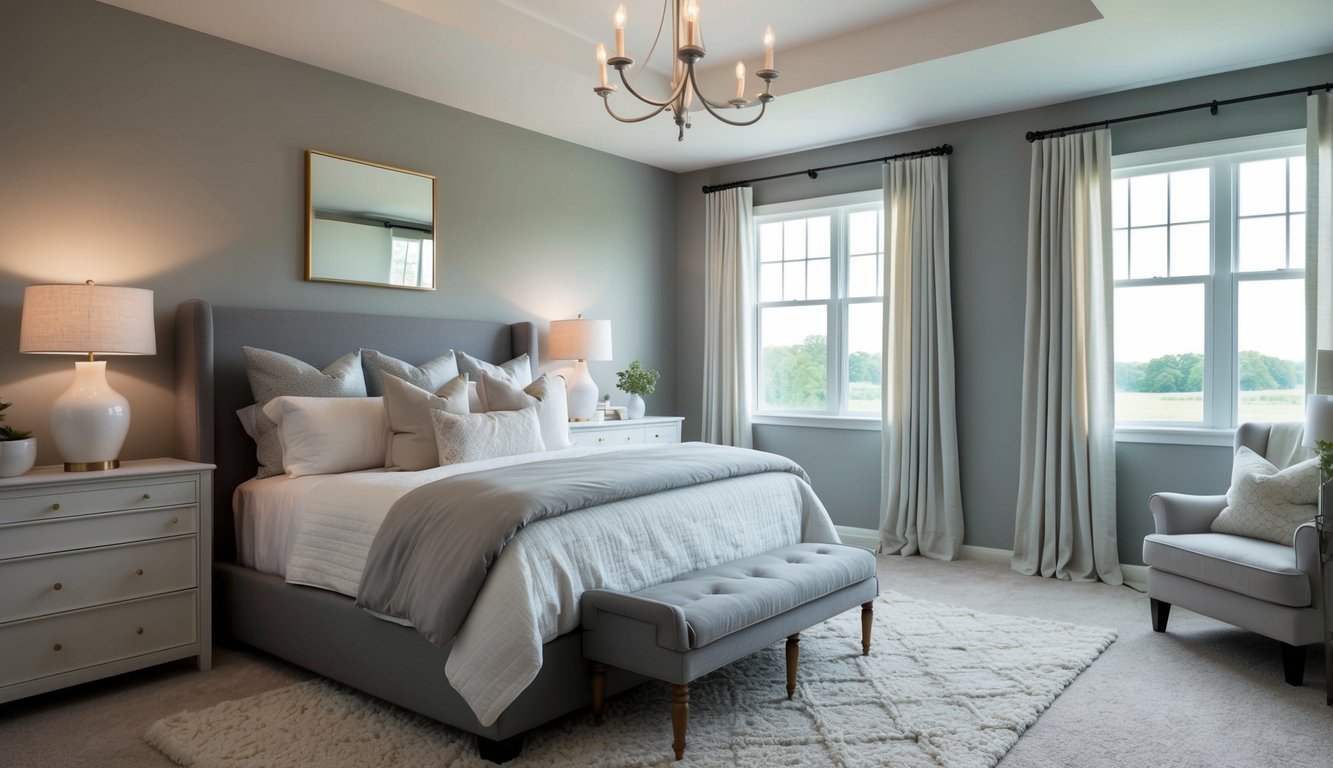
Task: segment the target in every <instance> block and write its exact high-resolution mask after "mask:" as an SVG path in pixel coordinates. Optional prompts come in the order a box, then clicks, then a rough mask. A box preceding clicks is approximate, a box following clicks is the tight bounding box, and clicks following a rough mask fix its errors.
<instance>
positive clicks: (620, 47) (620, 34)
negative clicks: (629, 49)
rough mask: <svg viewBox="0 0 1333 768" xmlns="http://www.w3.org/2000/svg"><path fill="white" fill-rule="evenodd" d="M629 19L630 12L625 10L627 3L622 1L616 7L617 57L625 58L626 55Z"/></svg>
mask: <svg viewBox="0 0 1333 768" xmlns="http://www.w3.org/2000/svg"><path fill="white" fill-rule="evenodd" d="M628 19H629V12H628V11H626V10H625V4H624V3H621V4H620V6H619V7H618V8H616V15H615V24H616V57H617V58H624V56H625V22H626V21H627V20H628Z"/></svg>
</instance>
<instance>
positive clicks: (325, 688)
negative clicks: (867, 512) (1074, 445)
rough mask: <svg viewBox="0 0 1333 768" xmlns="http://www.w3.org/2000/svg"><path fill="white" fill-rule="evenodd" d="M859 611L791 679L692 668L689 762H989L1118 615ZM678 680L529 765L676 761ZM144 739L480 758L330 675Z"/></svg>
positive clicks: (1101, 641)
mask: <svg viewBox="0 0 1333 768" xmlns="http://www.w3.org/2000/svg"><path fill="white" fill-rule="evenodd" d="M859 636H860V630H859V612H855V611H853V612H849V613H848V614H845V615H844V616H840V617H838V618H836V619H833V620H832V621H830V622H827V623H825V624H823V625H820V626H819V627H816V628H813V629H811V630H809V631H807V632H805V633H802V642H801V679H800V684H799V687H798V690H797V693H796V696H795V697H794V699H793V700H792V701H788V700H787V699H786V698H785V695H784V692H783V680H784V673H783V664H784V661H783V654H782V650H781V646H774V647H773V648H769V649H766V650H765V651H763V652H761V653H758V654H755V655H754V656H752V657H750V658H748V659H745V660H743V661H741V662H738V663H737V664H734V665H731V666H730V667H727V668H725V669H722V670H719V671H718V672H715V673H713V674H711V675H708V676H706V677H704V678H702V679H701V680H699V681H696V683H695V684H694V685H692V686H691V713H690V714H691V717H690V731H689V747H688V750H687V752H686V761H685V762H686V764H691V765H702V766H732V765H790V766H828V765H837V766H871V765H886V764H887V765H894V766H917V765H920V766H938V765H946V766H992V765H995V763H996V762H998V761H999V760H1000V758H1001V757H1003V756H1004V754H1005V752H1007V751H1008V750H1009V748H1010V747H1012V746H1013V745H1014V743H1015V742H1016V741H1017V740H1018V738H1019V736H1020V735H1021V734H1022V733H1023V731H1024V730H1025V729H1026V728H1027V727H1028V726H1029V725H1031V724H1032V723H1033V722H1034V721H1035V720H1036V719H1037V717H1038V715H1040V714H1041V713H1042V711H1044V710H1045V709H1046V708H1047V707H1048V706H1049V705H1050V704H1051V702H1052V701H1053V700H1054V699H1055V697H1056V696H1057V695H1059V693H1060V692H1061V691H1062V690H1063V689H1064V688H1065V686H1067V685H1069V683H1071V682H1072V681H1073V680H1074V678H1075V677H1076V676H1077V675H1078V674H1079V672H1081V671H1082V670H1083V669H1084V668H1086V667H1087V666H1088V665H1089V664H1090V663H1092V661H1093V660H1094V659H1096V658H1097V656H1098V655H1099V654H1100V653H1101V652H1102V651H1103V650H1104V649H1106V647H1107V646H1108V645H1109V644H1110V643H1111V642H1112V641H1113V640H1114V639H1115V636H1116V633H1115V632H1114V631H1112V630H1108V629H1099V628H1093V627H1085V626H1077V625H1073V624H1065V623H1058V622H1052V621H1044V620H1038V619H1030V618H1022V617H1015V616H1002V615H996V614H987V613H980V612H976V611H972V610H968V609H966V608H960V607H955V606H949V605H942V604H939V603H931V602H927V601H923V600H913V599H911V598H908V597H905V596H903V595H899V594H896V593H886V594H885V595H882V596H881V597H880V599H879V602H878V604H877V608H876V615H875V630H874V647H873V649H872V651H871V655H870V656H869V657H862V656H861V655H860V652H859V651H860V648H859ZM668 701H669V696H668V694H667V689H666V686H664V685H658V684H650V685H646V686H642V687H640V688H638V689H635V690H634V691H631V692H629V693H627V694H625V695H622V696H619V697H616V698H613V699H612V700H611V701H610V702H609V703H608V706H607V722H606V724H605V725H603V726H602V727H600V728H598V727H594V726H593V725H592V724H591V722H590V719H589V718H588V717H587V716H583V715H577V716H574V717H571V718H565V719H563V720H560V721H557V723H555V724H553V725H551V726H547V727H545V728H542V729H538V730H537V731H536V732H534V733H532V734H530V735H529V737H528V741H527V744H526V746H525V748H524V752H523V754H522V755H521V756H520V757H519V759H518V760H516V761H514V762H513V763H511V765H514V766H515V768H519V766H653V765H670V764H672V761H671V750H670V742H671V729H670V720H669V716H668V712H669V706H668ZM145 738H146V739H147V741H148V742H149V743H150V744H152V745H153V746H155V747H157V748H158V749H159V750H161V751H162V752H163V753H164V754H165V755H167V756H168V757H170V758H171V759H172V760H174V761H175V762H177V763H179V764H181V765H186V766H250V765H253V766H259V765H263V766H272V767H273V768H279V767H281V766H308V765H321V766H389V765H395V766H415V765H422V766H426V765H430V766H459V767H460V768H461V767H463V766H482V765H487V763H484V762H482V761H481V760H480V759H479V758H477V757H476V755H475V749H474V746H473V744H472V741H471V739H470V738H469V737H467V736H465V735H463V734H461V733H460V732H458V731H456V730H454V729H451V728H448V727H445V726H441V725H439V724H437V723H434V722H432V721H429V720H426V719H423V718H419V717H417V716H415V715H412V714H410V713H407V712H405V711H403V710H400V709H397V708H394V707H391V706H388V705H386V704H383V703H382V702H379V701H377V700H375V699H371V698H369V697H366V696H364V695H362V694H359V693H356V692H354V691H350V690H348V689H345V688H342V687H339V686H336V685H334V684H331V683H328V682H325V681H323V680H312V681H309V682H305V683H300V684H297V685H292V686H289V687H286V688H281V689H278V690H274V691H269V692H266V693H262V694H259V695H257V696H251V697H249V698H245V699H240V700H238V701H230V702H225V703H222V704H219V705H216V706H213V707H210V708H208V709H204V710H201V711H198V712H184V713H180V714H177V715H173V716H171V717H167V718H164V719H163V720H159V721H158V722H156V723H154V724H153V725H152V727H150V728H149V730H148V733H147V734H146V735H145Z"/></svg>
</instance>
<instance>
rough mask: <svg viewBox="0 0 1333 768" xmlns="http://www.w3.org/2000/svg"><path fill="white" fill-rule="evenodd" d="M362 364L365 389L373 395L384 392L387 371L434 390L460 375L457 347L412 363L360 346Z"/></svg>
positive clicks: (431, 390) (416, 384) (422, 387)
mask: <svg viewBox="0 0 1333 768" xmlns="http://www.w3.org/2000/svg"><path fill="white" fill-rule="evenodd" d="M361 367H362V368H363V369H364V370H365V373H366V393H367V394H369V395H370V396H371V397H379V396H380V395H383V394H384V383H383V376H384V374H386V373H388V374H391V375H393V376H397V377H398V378H400V379H402V380H403V381H406V382H407V383H408V384H411V385H412V386H414V387H420V388H421V389H424V390H426V391H427V392H435V391H437V390H439V388H440V387H443V386H444V385H445V383H446V382H448V381H449V380H450V379H452V378H453V377H455V376H457V375H458V361H457V360H456V359H455V357H454V351H453V350H452V349H451V350H449V352H448V354H445V355H441V356H440V357H437V358H435V359H434V360H431V361H430V362H429V363H422V364H421V365H412V364H411V363H406V362H403V361H402V360H399V359H398V358H396V357H390V356H389V355H386V354H384V353H383V352H377V351H375V350H373V349H362V350H361Z"/></svg>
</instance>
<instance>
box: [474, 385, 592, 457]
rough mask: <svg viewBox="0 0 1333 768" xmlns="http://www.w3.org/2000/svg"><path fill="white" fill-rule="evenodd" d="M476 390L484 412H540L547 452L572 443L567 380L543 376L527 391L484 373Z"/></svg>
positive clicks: (543, 441)
mask: <svg viewBox="0 0 1333 768" xmlns="http://www.w3.org/2000/svg"><path fill="white" fill-rule="evenodd" d="M478 384H479V386H478V387H477V392H478V399H480V400H481V404H482V408H481V410H482V411H517V410H521V409H523V408H535V409H537V421H538V422H539V423H540V424H541V427H542V443H543V444H545V445H546V450H548V451H554V450H556V449H559V448H568V447H570V446H571V445H573V443H571V442H570V441H569V405H568V403H567V402H566V400H567V397H568V396H567V395H566V394H565V380H564V379H563V378H561V377H559V376H555V377H551V376H547V375H546V374H544V373H543V374H542V375H540V376H538V377H537V380H536V381H534V382H532V383H531V384H529V385H527V386H526V387H522V388H520V387H516V386H514V385H513V384H510V383H509V382H507V381H505V380H503V379H497V378H495V377H494V376H491V375H490V374H489V373H486V372H485V371H482V372H481V381H480V382H479V383H478Z"/></svg>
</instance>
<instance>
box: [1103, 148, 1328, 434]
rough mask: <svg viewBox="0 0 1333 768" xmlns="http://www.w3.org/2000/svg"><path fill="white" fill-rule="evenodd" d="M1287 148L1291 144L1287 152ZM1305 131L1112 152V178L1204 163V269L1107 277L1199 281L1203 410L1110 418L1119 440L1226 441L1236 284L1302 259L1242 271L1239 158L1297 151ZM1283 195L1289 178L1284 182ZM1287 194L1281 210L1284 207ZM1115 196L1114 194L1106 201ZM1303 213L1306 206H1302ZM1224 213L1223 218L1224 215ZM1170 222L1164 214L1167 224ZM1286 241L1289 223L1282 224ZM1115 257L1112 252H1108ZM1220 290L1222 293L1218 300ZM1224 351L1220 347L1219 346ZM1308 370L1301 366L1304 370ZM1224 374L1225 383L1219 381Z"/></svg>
mask: <svg viewBox="0 0 1333 768" xmlns="http://www.w3.org/2000/svg"><path fill="white" fill-rule="evenodd" d="M1293 150H1297V152H1295V153H1293ZM1304 152H1305V131H1304V130H1299V129H1298V130H1292V131H1279V132H1274V133H1266V134H1258V135H1253V136H1243V137H1237V138H1232V139H1222V140H1219V141H1210V142H1203V143H1197V144H1189V145H1182V146H1177V147H1167V148H1163V149H1155V150H1148V151H1143V152H1133V153H1126V154H1122V155H1115V156H1113V157H1112V159H1111V167H1112V180H1113V181H1115V180H1119V179H1124V178H1132V177H1134V176H1144V175H1153V174H1160V173H1170V172H1176V171H1183V170H1189V169H1193V168H1205V167H1206V168H1209V169H1211V170H1210V185H1211V189H1210V204H1209V232H1210V254H1209V272H1208V274H1205V275H1197V276H1196V275H1190V276H1176V277H1154V278H1126V279H1114V278H1113V279H1112V291H1114V290H1115V289H1116V288H1120V287H1133V286H1152V285H1184V284H1202V285H1203V286H1204V350H1203V354H1204V360H1205V363H1204V365H1205V374H1204V382H1203V399H1204V404H1203V407H1204V412H1203V420H1202V421H1199V422H1180V421H1128V420H1123V421H1122V420H1121V419H1120V418H1119V417H1117V419H1116V425H1115V434H1116V440H1117V441H1119V442H1151V443H1170V444H1191V445H1226V446H1230V445H1231V444H1232V442H1233V439H1234V435H1235V431H1236V425H1237V419H1238V411H1239V406H1240V350H1239V349H1238V346H1239V334H1240V328H1239V316H1238V315H1239V312H1238V307H1239V302H1240V286H1241V284H1243V283H1247V282H1261V281H1271V280H1292V279H1300V280H1302V281H1304V279H1305V266H1304V264H1302V265H1301V266H1300V267H1299V268H1293V267H1290V266H1289V267H1287V268H1285V269H1278V270H1267V271H1249V272H1245V271H1241V270H1240V269H1239V268H1238V267H1239V264H1238V261H1239V254H1238V250H1237V247H1236V244H1237V242H1238V236H1239V235H1238V232H1239V225H1240V220H1241V218H1242V217H1241V216H1240V213H1239V200H1238V189H1239V173H1240V170H1239V169H1240V165H1241V163H1245V162H1251V161H1256V160H1264V159H1272V158H1277V157H1293V156H1303V155H1304ZM1288 195H1290V184H1288ZM1290 202H1291V201H1290V198H1289V199H1288V206H1287V213H1286V214H1285V215H1287V216H1289V215H1290ZM1112 204H1114V201H1112ZM1307 215H1308V214H1307ZM1224 220H1225V221H1224ZM1169 223H1170V222H1169V221H1168V224H1169ZM1286 232H1287V235H1286V236H1287V238H1288V247H1289V248H1290V246H1291V243H1290V227H1289V226H1288V227H1287V229H1286ZM1107 258H1108V259H1112V260H1113V259H1114V258H1115V255H1114V253H1113V252H1112V253H1108V254H1107ZM1221 297H1227V300H1226V301H1221V300H1220V299H1221ZM1219 352H1223V353H1224V354H1218V353H1219ZM1307 373H1308V372H1307ZM1221 382H1227V383H1228V386H1225V387H1224V386H1220V383H1221Z"/></svg>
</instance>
